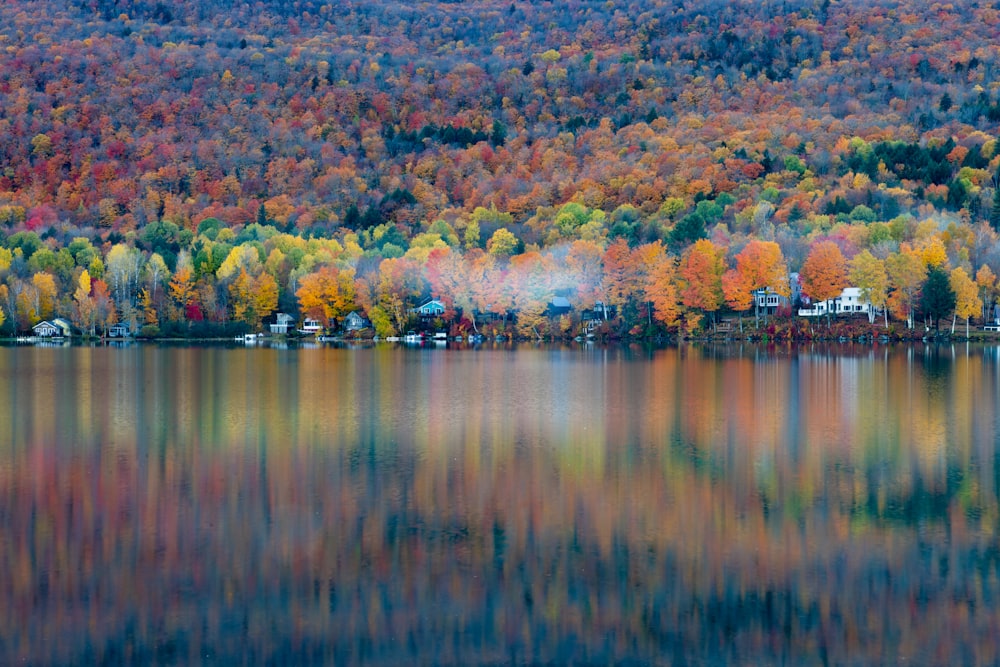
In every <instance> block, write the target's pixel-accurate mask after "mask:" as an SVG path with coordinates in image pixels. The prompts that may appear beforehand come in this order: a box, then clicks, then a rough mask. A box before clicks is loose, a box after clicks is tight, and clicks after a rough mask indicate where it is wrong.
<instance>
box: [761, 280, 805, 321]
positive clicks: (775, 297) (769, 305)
mask: <svg viewBox="0 0 1000 667" xmlns="http://www.w3.org/2000/svg"><path fill="white" fill-rule="evenodd" d="M788 287H789V294H788V296H782V295H781V294H778V293H777V292H776V291H775V290H773V289H772V288H770V287H765V288H764V289H759V290H757V291H756V292H754V293H753V303H754V307H755V308H756V309H757V311H758V312H760V313H761V314H762V315H774V314H776V313H777V312H778V311H779V310H780V309H782V308H790V307H791V305H792V304H793V303H797V302H798V301H799V300H800V299H801V298H802V284H801V283H800V282H799V274H798V273H789V274H788Z"/></svg>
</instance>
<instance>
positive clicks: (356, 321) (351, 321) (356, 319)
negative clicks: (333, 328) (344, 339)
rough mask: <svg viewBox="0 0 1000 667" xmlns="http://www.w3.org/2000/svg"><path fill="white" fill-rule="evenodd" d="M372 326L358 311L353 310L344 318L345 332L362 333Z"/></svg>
mask: <svg viewBox="0 0 1000 667" xmlns="http://www.w3.org/2000/svg"><path fill="white" fill-rule="evenodd" d="M370 326H371V322H369V321H368V320H366V319H365V317H364V315H362V314H361V313H359V312H358V311H356V310H352V311H351V312H349V313H348V314H347V316H346V317H345V318H344V330H345V331H361V330H362V329H367V328H368V327H370Z"/></svg>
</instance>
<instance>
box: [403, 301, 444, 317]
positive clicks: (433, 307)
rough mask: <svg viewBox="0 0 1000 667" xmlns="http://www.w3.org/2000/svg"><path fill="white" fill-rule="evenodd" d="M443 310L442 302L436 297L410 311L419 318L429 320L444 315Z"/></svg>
mask: <svg viewBox="0 0 1000 667" xmlns="http://www.w3.org/2000/svg"><path fill="white" fill-rule="evenodd" d="M445 310H446V309H445V307H444V304H443V303H441V302H440V301H438V300H437V299H431V300H430V301H427V302H426V303H423V304H421V305H419V306H417V307H416V308H414V309H413V310H412V311H410V312H412V313H413V314H414V315H416V316H417V317H419V318H420V319H421V320H431V319H434V318H436V317H441V316H442V315H444V311H445Z"/></svg>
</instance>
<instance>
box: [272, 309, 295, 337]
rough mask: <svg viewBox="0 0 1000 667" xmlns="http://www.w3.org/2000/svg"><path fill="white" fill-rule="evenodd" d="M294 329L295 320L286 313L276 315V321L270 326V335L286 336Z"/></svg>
mask: <svg viewBox="0 0 1000 667" xmlns="http://www.w3.org/2000/svg"><path fill="white" fill-rule="evenodd" d="M294 329H295V318H294V317H292V316H291V315H289V314H288V313H278V321H277V322H276V323H274V324H272V325H271V333H273V334H287V333H291V332H292V330H294Z"/></svg>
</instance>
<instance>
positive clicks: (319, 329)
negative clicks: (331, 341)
mask: <svg viewBox="0 0 1000 667" xmlns="http://www.w3.org/2000/svg"><path fill="white" fill-rule="evenodd" d="M299 333H300V334H305V335H307V336H308V335H311V334H318V333H323V325H322V324H320V323H319V320H316V319H313V318H311V317H307V318H305V319H304V320H303V321H302V328H301V329H299Z"/></svg>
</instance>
